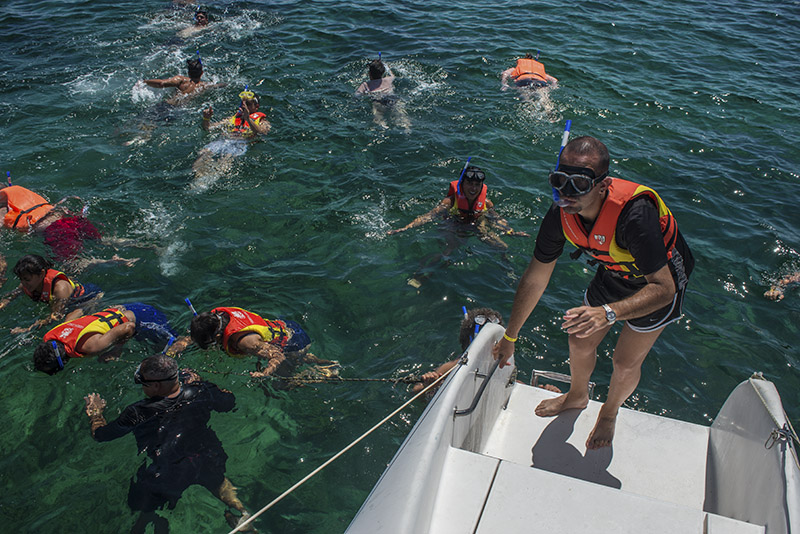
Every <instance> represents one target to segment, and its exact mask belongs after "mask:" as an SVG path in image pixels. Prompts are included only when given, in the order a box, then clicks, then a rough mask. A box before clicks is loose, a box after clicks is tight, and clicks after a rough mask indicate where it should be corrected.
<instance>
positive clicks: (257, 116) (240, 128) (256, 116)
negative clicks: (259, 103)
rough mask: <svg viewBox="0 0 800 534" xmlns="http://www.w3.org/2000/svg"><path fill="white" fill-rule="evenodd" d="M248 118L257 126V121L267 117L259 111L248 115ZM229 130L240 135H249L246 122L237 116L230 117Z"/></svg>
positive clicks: (248, 127) (248, 126)
mask: <svg viewBox="0 0 800 534" xmlns="http://www.w3.org/2000/svg"><path fill="white" fill-rule="evenodd" d="M250 118H251V119H252V121H253V122H254V123H255V124H258V121H260V120H261V119H266V118H267V116H266V115H265V114H264V113H261V112H260V111H256V112H254V113H251V114H250ZM231 130H232V131H233V132H236V133H240V134H244V133H251V131H250V125H249V124H248V123H247V121H246V120H244V119H243V118H242V117H239V116H237V115H234V116H233V117H231Z"/></svg>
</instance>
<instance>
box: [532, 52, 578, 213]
mask: <svg viewBox="0 0 800 534" xmlns="http://www.w3.org/2000/svg"><path fill="white" fill-rule="evenodd" d="M536 57H539V55H538V54H537V55H536ZM571 127H572V121H571V120H569V119H567V123H566V124H565V125H564V135H563V136H562V137H561V148H559V149H558V158H556V168H555V169H554V170H556V171H557V170H558V165H559V163H560V162H561V153H562V152H564V147H565V146H567V141H568V140H569V129H570V128H571ZM553 202H555V203H556V206H558V207H559V208H563V207H565V206H567V202H564V201H563V200H561V196H560V195H559V194H558V191H556V188H555V187H553Z"/></svg>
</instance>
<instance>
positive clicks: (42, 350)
mask: <svg viewBox="0 0 800 534" xmlns="http://www.w3.org/2000/svg"><path fill="white" fill-rule="evenodd" d="M131 338H135V339H137V340H138V341H149V342H152V343H154V344H155V345H156V347H158V348H159V349H160V348H162V347H166V346H168V345H169V344H171V343H172V342H173V341H174V340H175V338H177V334H176V333H175V331H174V330H173V329H172V326H170V324H169V321H168V320H167V318H166V316H165V315H164V314H163V313H162V312H161V311H159V310H158V309H156V308H154V307H153V306H149V305H147V304H142V303H139V302H133V303H130V304H123V305H117V306H110V307H108V308H106V309H104V310H102V311H99V312H95V313H92V314H90V315H84V316H82V317H78V318H76V319H72V320H70V321H66V322H64V323H61V324H60V325H58V326H56V327H55V328H53V329H51V330H50V331H49V332H47V333H46V334H45V335H44V339H43V341H42V342H41V343H40V344H39V345H38V346H37V347H36V350H35V351H34V353H33V365H34V368H35V369H36V370H37V371H41V372H43V373H47V374H48V375H54V374H56V373H58V372H59V371H62V370H63V369H64V367H65V366H66V364H67V362H69V360H70V358H86V357H90V356H98V359H100V361H108V360H111V359H115V358H116V357H117V355H118V354H119V352H120V351H121V350H122V345H123V344H125V342H127V341H128V340H129V339H131ZM179 341H180V340H179ZM176 344H177V343H176Z"/></svg>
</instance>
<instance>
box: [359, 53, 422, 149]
mask: <svg viewBox="0 0 800 534" xmlns="http://www.w3.org/2000/svg"><path fill="white" fill-rule="evenodd" d="M394 78H395V77H394V74H392V71H391V69H389V68H388V67H387V66H386V64H385V63H384V62H383V61H382V60H381V59H380V57H379V58H378V59H374V60H372V61H371V62H370V63H369V80H367V81H366V82H364V83H362V84H361V85H359V86H358V88H357V89H356V92H355V94H356V96H368V97H369V98H370V100H371V101H372V117H373V121H374V122H375V124H377V125H379V126H381V127H382V128H388V127H389V126H388V124H386V119H385V115H386V113H387V112H392V113H394V114H395V115H396V117H397V123H398V124H399V125H400V126H401V127H402V128H403V129H404V130H405V132H406V133H409V132H410V131H411V123H410V122H409V120H408V115H407V114H406V112H405V105H404V104H403V102H402V101H401V100H400V98H398V97H397V95H395V93H394Z"/></svg>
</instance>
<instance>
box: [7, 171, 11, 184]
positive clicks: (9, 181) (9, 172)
mask: <svg viewBox="0 0 800 534" xmlns="http://www.w3.org/2000/svg"><path fill="white" fill-rule="evenodd" d="M6 181H8V187H11V171H6Z"/></svg>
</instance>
